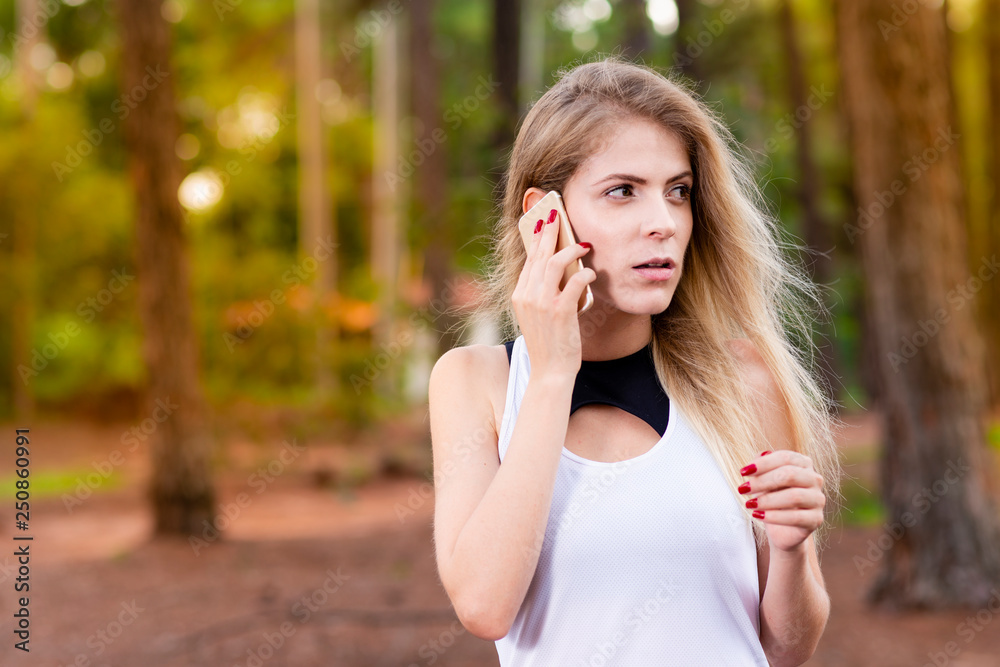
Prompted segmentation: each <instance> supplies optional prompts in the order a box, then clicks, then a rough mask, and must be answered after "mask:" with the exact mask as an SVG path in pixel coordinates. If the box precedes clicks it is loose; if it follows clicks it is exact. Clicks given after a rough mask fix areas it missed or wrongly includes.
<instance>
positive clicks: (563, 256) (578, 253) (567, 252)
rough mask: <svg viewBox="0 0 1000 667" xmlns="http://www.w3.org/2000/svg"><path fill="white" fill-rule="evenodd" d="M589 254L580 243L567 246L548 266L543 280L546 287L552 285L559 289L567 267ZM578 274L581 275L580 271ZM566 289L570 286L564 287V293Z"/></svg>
mask: <svg viewBox="0 0 1000 667" xmlns="http://www.w3.org/2000/svg"><path fill="white" fill-rule="evenodd" d="M588 252H590V251H589V249H588V248H587V247H585V246H582V245H580V244H579V243H574V244H573V245H570V246H567V247H565V248H563V249H562V250H560V251H559V252H557V253H556V254H554V255H552V259H550V260H549V262H548V266H546V267H545V277H544V278H543V280H544V281H545V283H546V285H552V286H554V287H555V288H556V289H558V288H559V283H561V282H562V277H563V276H564V275H565V274H566V267H568V266H569V265H570V264H571V263H574V262H576V261H577V260H579V259H580V258H581V257H583V256H584V255H586V254H587V253H588ZM577 273H579V271H578V272H577ZM573 275H576V274H573ZM566 287H568V284H567V285H565V286H563V291H565V290H566Z"/></svg>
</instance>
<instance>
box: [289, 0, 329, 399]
mask: <svg viewBox="0 0 1000 667" xmlns="http://www.w3.org/2000/svg"><path fill="white" fill-rule="evenodd" d="M321 25H322V24H321V21H320V11H319V0H296V3H295V89H296V106H297V107H298V116H297V118H296V127H297V130H298V132H297V138H298V153H299V252H300V254H301V255H302V257H312V258H313V259H315V260H316V263H317V265H318V266H317V269H316V279H315V281H314V282H313V295H314V299H313V313H314V320H313V321H314V322H315V326H316V354H315V356H314V358H313V366H314V368H315V376H314V377H315V381H316V390H317V393H318V394H319V396H320V397H321V398H326V397H329V396H330V395H331V393H332V391H333V389H334V375H333V373H332V372H331V370H330V346H331V345H332V344H333V343H334V341H335V340H336V329H335V327H333V326H331V325H330V323H329V318H328V316H327V315H326V309H325V308H324V306H325V305H326V303H327V301H328V300H329V299H330V298H331V297H332V296H333V292H334V287H335V284H336V271H337V254H336V251H335V250H334V251H332V252H330V253H329V256H326V255H327V254H326V253H325V252H323V251H321V248H323V247H324V246H326V245H330V246H334V247H336V243H337V237H336V230H337V227H336V225H335V224H333V222H332V210H333V209H332V206H331V203H330V199H331V198H330V194H329V192H328V189H327V187H326V178H325V167H326V159H325V154H326V151H325V150H324V148H325V146H326V143H325V137H324V132H323V121H322V118H321V116H320V102H319V99H318V98H317V97H316V88H317V86H318V84H319V82H320V79H321V78H322V76H321V73H320V69H321V68H320V65H321V63H322V54H321V51H320V40H321V37H322V31H321Z"/></svg>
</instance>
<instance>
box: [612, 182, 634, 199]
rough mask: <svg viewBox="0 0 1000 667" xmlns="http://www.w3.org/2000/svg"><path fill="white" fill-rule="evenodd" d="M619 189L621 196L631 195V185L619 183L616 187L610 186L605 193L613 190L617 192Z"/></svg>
mask: <svg viewBox="0 0 1000 667" xmlns="http://www.w3.org/2000/svg"><path fill="white" fill-rule="evenodd" d="M619 191H621V192H622V196H623V197H629V196H631V195H632V194H633V193H632V186H631V185H619V186H617V187H614V188H611V189H610V190H608V191H607V193H605V194H609V195H610V194H611V193H613V192H619Z"/></svg>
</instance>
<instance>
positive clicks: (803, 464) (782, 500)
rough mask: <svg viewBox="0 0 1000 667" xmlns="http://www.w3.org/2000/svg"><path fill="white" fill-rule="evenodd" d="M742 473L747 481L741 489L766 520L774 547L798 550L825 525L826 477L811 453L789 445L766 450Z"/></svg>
mask: <svg viewBox="0 0 1000 667" xmlns="http://www.w3.org/2000/svg"><path fill="white" fill-rule="evenodd" d="M740 474H742V475H743V476H744V478H745V482H744V483H743V485H742V486H740V488H739V492H740V493H742V494H743V495H744V496H745V497H746V498H747V499H748V500H747V507H749V508H754V512H753V515H754V518H756V519H760V520H761V521H763V522H764V524H765V529H766V530H767V541H768V542H769V543H770V545H771V548H772V549H779V550H781V551H795V550H796V549H798V548H799V547H800V546H801V545H802V544H803V543H804V542H805V541H806V539H807V538H808V537H809V535H811V534H812V533H813V531H815V530H816V529H817V528H819V527H820V526H821V525H823V506H824V505H825V504H826V495H825V494H824V493H823V477H822V476H820V475H819V473H817V472H816V471H815V470H813V467H812V459H810V458H809V457H808V456H805V455H804V454H800V453H798V452H793V451H791V450H788V449H781V450H778V451H775V452H764V453H762V454H761V455H760V456H758V457H757V458H756V459H754V460H753V462H752V463H750V464H749V465H747V466H746V467H745V468H743V469H742V470H741V471H740Z"/></svg>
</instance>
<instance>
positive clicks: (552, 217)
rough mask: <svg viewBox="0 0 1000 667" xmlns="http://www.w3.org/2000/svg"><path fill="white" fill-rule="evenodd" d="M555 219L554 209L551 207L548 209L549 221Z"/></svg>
mask: <svg viewBox="0 0 1000 667" xmlns="http://www.w3.org/2000/svg"><path fill="white" fill-rule="evenodd" d="M555 219H556V210H555V209H552V210H551V211H549V222H554V221H555Z"/></svg>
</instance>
